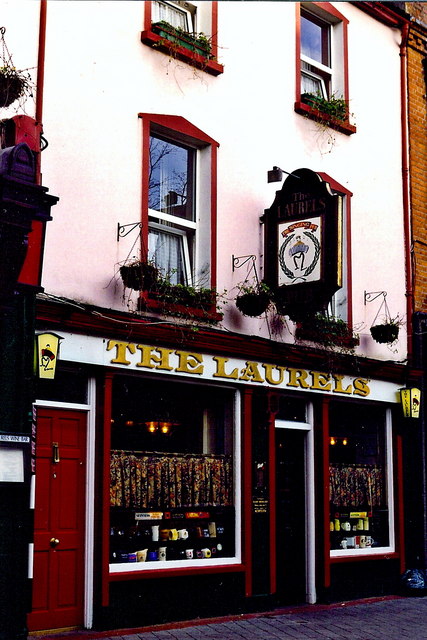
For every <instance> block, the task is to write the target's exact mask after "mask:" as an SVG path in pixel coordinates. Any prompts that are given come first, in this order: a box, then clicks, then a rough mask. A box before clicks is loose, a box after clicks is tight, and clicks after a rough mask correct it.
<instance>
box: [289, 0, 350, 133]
mask: <svg viewBox="0 0 427 640" xmlns="http://www.w3.org/2000/svg"><path fill="white" fill-rule="evenodd" d="M310 4H311V6H312V7H313V6H315V7H318V8H319V9H322V11H323V12H324V13H327V14H328V15H330V17H331V25H333V24H334V23H335V24H336V23H337V22H340V23H341V24H342V43H341V48H342V54H343V58H342V71H343V76H344V85H343V97H344V100H345V101H346V102H347V104H348V103H349V80H348V24H349V21H348V19H347V18H346V17H345V16H344V15H343V14H342V13H340V12H339V11H338V10H337V9H336V8H335V7H334V6H333V5H332V4H331V3H330V2H311V3H310ZM301 8H302V3H301V2H296V3H295V24H296V40H295V107H294V108H295V111H296V112H297V113H299V114H301V115H303V116H306V117H308V118H310V119H311V120H317V121H321V122H325V123H326V124H328V125H329V126H330V127H331V128H333V129H336V130H337V131H340V132H341V133H344V134H346V135H351V134H352V133H355V132H356V127H355V126H354V125H352V124H350V122H348V121H344V122H341V121H335V122H331V121H330V117H328V116H326V115H325V114H322V113H321V112H319V111H317V110H314V109H313V108H312V107H310V106H309V105H307V104H305V103H303V102H301Z"/></svg>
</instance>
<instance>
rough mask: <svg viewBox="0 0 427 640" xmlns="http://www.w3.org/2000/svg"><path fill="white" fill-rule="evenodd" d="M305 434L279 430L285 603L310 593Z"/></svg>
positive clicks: (280, 589) (280, 567)
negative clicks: (307, 592) (307, 575)
mask: <svg viewBox="0 0 427 640" xmlns="http://www.w3.org/2000/svg"><path fill="white" fill-rule="evenodd" d="M305 437H306V434H305V432H304V431H298V430H296V429H276V524H277V538H276V539H277V549H276V557H277V594H278V597H279V599H280V600H281V601H282V602H284V603H285V602H286V603H295V602H305V596H306V593H305V592H306V508H305V505H306V502H305V501H306V496H305Z"/></svg>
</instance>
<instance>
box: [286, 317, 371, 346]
mask: <svg viewBox="0 0 427 640" xmlns="http://www.w3.org/2000/svg"><path fill="white" fill-rule="evenodd" d="M295 335H296V338H297V340H305V341H308V342H315V343H316V344H321V345H323V346H324V347H342V348H344V349H354V347H356V346H357V345H358V344H359V336H358V335H355V334H354V333H353V332H352V330H351V329H350V327H349V326H348V325H347V323H346V322H344V320H341V319H340V318H328V317H327V316H323V315H321V314H316V315H315V316H314V317H313V318H310V319H307V320H306V321H305V322H302V323H301V324H300V325H298V326H297V328H296V333H295Z"/></svg>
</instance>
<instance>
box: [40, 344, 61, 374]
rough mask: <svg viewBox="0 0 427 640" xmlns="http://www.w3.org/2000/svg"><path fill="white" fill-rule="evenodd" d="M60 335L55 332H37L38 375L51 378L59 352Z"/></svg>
mask: <svg viewBox="0 0 427 640" xmlns="http://www.w3.org/2000/svg"><path fill="white" fill-rule="evenodd" d="M61 339H62V338H61V336H58V335H57V334H56V333H39V334H38V335H37V336H36V348H37V365H38V377H39V378H44V379H46V378H47V379H50V380H53V379H54V378H55V371H56V362H57V360H58V353H59V341H60V340H61Z"/></svg>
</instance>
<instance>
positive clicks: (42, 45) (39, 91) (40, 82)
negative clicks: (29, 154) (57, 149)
mask: <svg viewBox="0 0 427 640" xmlns="http://www.w3.org/2000/svg"><path fill="white" fill-rule="evenodd" d="M46 13H47V0H40V21H39V50H38V56H37V86H36V112H35V120H36V124H39V125H40V131H41V132H43V93H44V65H45V52H46ZM40 156H41V154H40V152H39V153H38V154H37V167H36V170H37V173H36V175H37V176H38V177H39V181H40V184H41V170H40V159H41V158H40Z"/></svg>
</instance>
